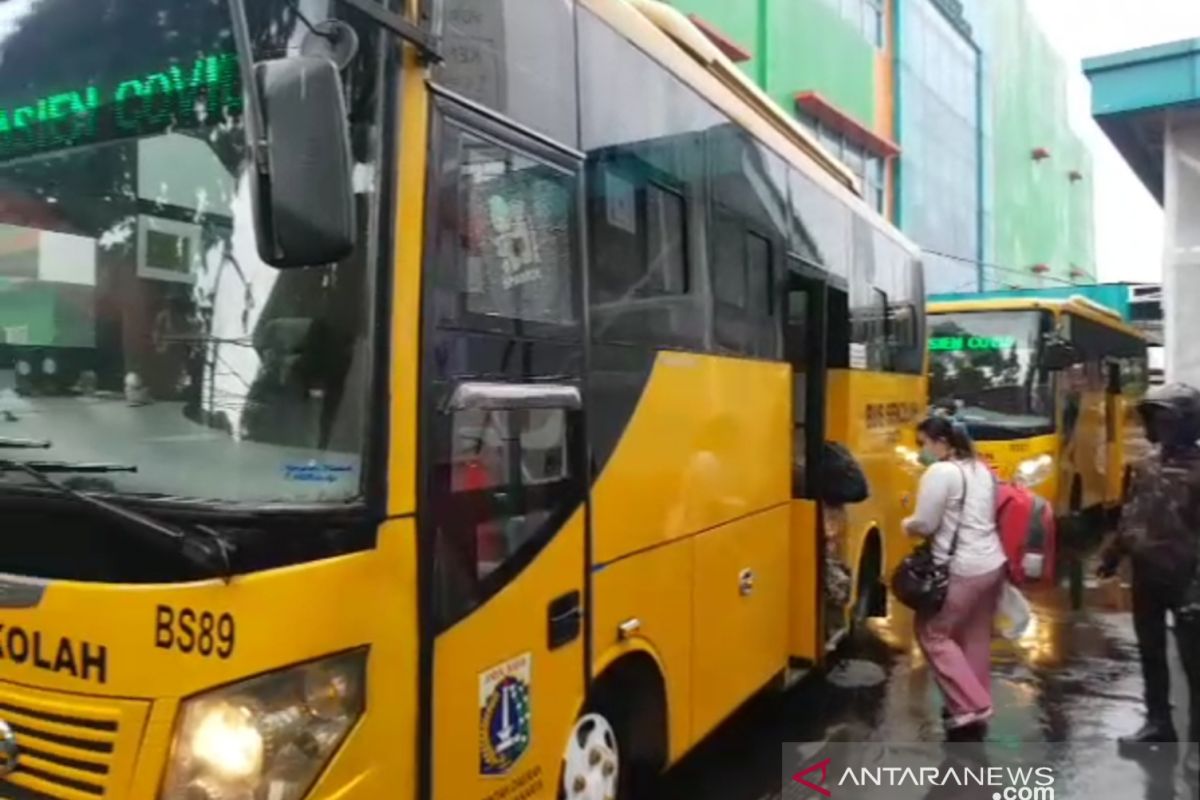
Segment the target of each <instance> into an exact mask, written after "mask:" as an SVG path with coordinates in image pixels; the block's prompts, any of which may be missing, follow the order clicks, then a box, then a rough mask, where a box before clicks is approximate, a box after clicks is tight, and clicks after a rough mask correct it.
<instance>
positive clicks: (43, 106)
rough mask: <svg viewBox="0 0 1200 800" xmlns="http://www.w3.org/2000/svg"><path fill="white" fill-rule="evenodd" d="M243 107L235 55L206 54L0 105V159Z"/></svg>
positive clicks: (211, 120) (144, 132)
mask: <svg viewBox="0 0 1200 800" xmlns="http://www.w3.org/2000/svg"><path fill="white" fill-rule="evenodd" d="M241 107H242V93H241V80H240V72H239V70H238V62H237V56H236V55H234V54H233V53H219V54H216V55H209V56H200V57H198V58H197V59H196V60H195V61H194V62H192V63H191V64H184V65H171V66H170V67H167V68H166V69H163V70H160V71H158V72H151V73H148V74H144V75H136V76H130V77H127V78H125V79H123V80H121V81H117V82H114V83H112V84H110V85H109V86H96V85H88V86H81V87H79V88H77V89H72V90H69V91H63V92H57V93H55V94H51V95H46V96H44V97H41V98H38V99H36V100H33V101H31V102H28V103H24V104H21V105H16V106H6V105H3V104H0V159H11V158H18V157H21V156H27V155H32V154H35V153H41V152H45V151H51V150H61V149H64V148H67V147H78V146H80V145H87V144H96V143H100V142H104V141H108V140H110V139H122V138H128V137H137V136H149V135H152V134H156V133H161V132H163V131H165V130H167V129H168V128H171V127H180V128H193V127H196V126H198V125H204V124H216V123H217V122H218V121H219V120H220V119H222V117H224V116H225V115H226V114H232V113H236V112H238V111H240V110H241Z"/></svg>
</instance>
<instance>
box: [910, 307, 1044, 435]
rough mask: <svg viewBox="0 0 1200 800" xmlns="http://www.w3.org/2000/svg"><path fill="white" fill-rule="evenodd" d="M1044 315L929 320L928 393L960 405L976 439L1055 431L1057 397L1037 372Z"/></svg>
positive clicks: (942, 401)
mask: <svg viewBox="0 0 1200 800" xmlns="http://www.w3.org/2000/svg"><path fill="white" fill-rule="evenodd" d="M1042 314H1043V312H1040V311H987V312H971V313H957V314H937V315H932V316H931V317H930V338H929V364H930V366H929V392H930V398H931V399H932V400H933V402H934V403H935V404H950V403H953V404H956V405H957V406H958V407H959V409H960V414H961V416H962V418H963V420H964V421H965V422H966V423H967V425H968V427H969V428H970V430H971V433H972V435H974V436H975V437H976V438H978V439H984V440H986V439H1002V438H1014V437H1022V436H1031V435H1037V434H1038V433H1049V432H1050V431H1052V430H1053V426H1054V414H1053V395H1052V393H1051V389H1050V382H1049V378H1048V376H1047V375H1046V374H1045V373H1044V372H1043V371H1042V370H1040V369H1038V368H1037V359H1038V348H1039V342H1040V337H1041V332H1042V330H1043V328H1042Z"/></svg>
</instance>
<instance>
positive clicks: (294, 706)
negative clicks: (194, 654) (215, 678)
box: [160, 650, 366, 800]
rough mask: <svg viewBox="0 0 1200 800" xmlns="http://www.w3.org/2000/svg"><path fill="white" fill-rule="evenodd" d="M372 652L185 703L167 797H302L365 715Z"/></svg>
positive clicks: (166, 786)
mask: <svg viewBox="0 0 1200 800" xmlns="http://www.w3.org/2000/svg"><path fill="white" fill-rule="evenodd" d="M365 667H366V651H365V650H358V651H355V652H353V653H345V654H342V655H337V656H333V657H331V658H326V659H322V660H320V661H316V662H313V663H309V664H301V665H299V666H295V667H288V668H286V669H283V670H280V671H279V672H273V673H270V674H268V675H263V676H261V677H258V678H252V679H250V680H248V681H243V682H242V683H237V684H234V685H232V686H227V687H224V688H221V689H217V690H215V691H212V692H208V693H206V694H202V695H198V696H196V697H193V698H191V699H190V700H186V701H184V703H183V705H182V706H181V708H180V714H179V719H178V722H177V723H176V727H175V742H174V746H173V748H172V751H171V762H170V764H169V765H168V768H167V778H166V781H165V782H164V783H163V789H162V793H161V795H160V797H161V798H162V800H257V799H258V798H263V797H269V798H271V800H299V798H301V797H303V795H304V794H305V792H307V791H308V788H309V787H310V786H311V785H312V783H313V781H314V780H316V778H317V775H318V774H319V773H320V771H321V770H322V769H323V768H324V767H325V765H326V764H327V763H328V761H329V759H330V757H331V756H332V755H333V754H334V752H335V751H336V750H337V748H338V747H339V746H340V745H341V744H342V742H343V741H344V740H345V738H346V734H348V733H349V732H350V729H351V728H352V727H354V723H355V722H357V721H358V719H359V717H361V716H362V712H363V708H364V697H365V694H366V692H365V686H364V683H365Z"/></svg>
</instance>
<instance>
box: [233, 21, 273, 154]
mask: <svg viewBox="0 0 1200 800" xmlns="http://www.w3.org/2000/svg"><path fill="white" fill-rule="evenodd" d="M229 14H230V17H231V18H232V22H233V42H234V47H235V48H236V50H237V56H238V61H239V62H240V63H241V65H242V89H243V92H244V93H245V98H246V118H245V125H246V129H247V130H246V143H247V144H248V145H249V146H250V153H251V156H252V158H253V159H254V166H255V168H256V169H257V170H258V172H259V174H260V175H269V174H270V165H269V164H268V163H267V142H266V139H265V138H264V137H265V135H266V130H267V124H266V115H265V114H264V113H263V101H262V94H261V93H260V92H259V90H258V79H257V77H256V76H255V74H254V64H255V61H254V46H253V44H252V43H251V41H250V23H249V22H248V21H247V19H246V3H245V0H229Z"/></svg>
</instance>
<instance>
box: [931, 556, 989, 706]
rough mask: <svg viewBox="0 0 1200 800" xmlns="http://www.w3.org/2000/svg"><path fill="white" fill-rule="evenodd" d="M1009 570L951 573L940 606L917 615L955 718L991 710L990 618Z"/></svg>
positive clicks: (936, 673)
mask: <svg viewBox="0 0 1200 800" xmlns="http://www.w3.org/2000/svg"><path fill="white" fill-rule="evenodd" d="M1004 580H1005V569H1004V567H1000V568H999V569H997V570H994V571H992V572H988V573H985V574H983V575H973V576H971V577H969V578H964V577H961V576H959V575H951V576H950V587H949V589H948V591H947V593H946V602H945V605H943V606H942V609H941V610H940V611H938V612H937V613H936V614H934V615H932V616H930V617H924V618H923V617H918V618H917V623H916V624H917V641H918V642H920V644H921V650H923V651H924V653H925V659H926V661H928V662H929V665H930V666H931V667H932V668H933V674H934V677H935V678H936V679H937V683H938V686H939V687H940V688H941V690H942V695H943V696H944V697H945V698H946V710H947V711H948V712H949V714H950V718H951V720H952V721H956V720H959V719H961V718H963V717H969V716H971V715H975V714H982V713H986V712H990V711H991V708H992V672H991V661H992V619H993V618H994V617H995V616H996V605H997V604H998V603H999V602H1000V590H1001V589H1002V588H1003V587H1004Z"/></svg>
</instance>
